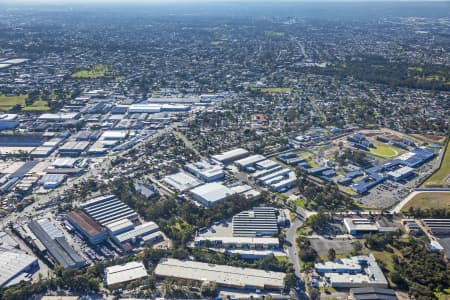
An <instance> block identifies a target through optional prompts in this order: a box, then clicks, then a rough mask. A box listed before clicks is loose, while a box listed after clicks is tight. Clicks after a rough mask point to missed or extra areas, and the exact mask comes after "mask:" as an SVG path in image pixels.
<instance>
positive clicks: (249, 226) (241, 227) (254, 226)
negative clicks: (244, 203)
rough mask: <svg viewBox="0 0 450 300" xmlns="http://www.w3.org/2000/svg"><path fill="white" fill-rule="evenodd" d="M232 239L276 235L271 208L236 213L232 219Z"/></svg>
mask: <svg viewBox="0 0 450 300" xmlns="http://www.w3.org/2000/svg"><path fill="white" fill-rule="evenodd" d="M232 228H233V236H234V237H261V236H275V235H277V234H278V222H277V216H276V214H275V209H274V208H273V207H254V208H253V209H252V210H247V211H243V212H240V213H238V214H237V215H235V216H234V217H233V219H232Z"/></svg>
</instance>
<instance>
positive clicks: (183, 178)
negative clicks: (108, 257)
mask: <svg viewBox="0 0 450 300" xmlns="http://www.w3.org/2000/svg"><path fill="white" fill-rule="evenodd" d="M163 181H164V182H165V183H167V184H169V185H170V186H172V187H173V188H175V189H176V190H178V191H180V192H184V191H186V190H189V189H191V188H193V187H196V186H199V185H200V184H202V181H200V180H199V179H197V178H195V177H194V176H192V175H190V174H188V173H186V172H178V173H175V174H172V175H167V176H166V177H164V178H163Z"/></svg>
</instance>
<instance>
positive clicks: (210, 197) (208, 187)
mask: <svg viewBox="0 0 450 300" xmlns="http://www.w3.org/2000/svg"><path fill="white" fill-rule="evenodd" d="M190 193H191V196H192V198H194V200H195V201H197V202H198V203H200V204H203V205H205V206H211V205H214V204H217V203H219V202H221V201H224V200H225V199H227V198H228V197H229V196H231V195H234V194H235V192H234V191H233V190H232V189H230V188H228V187H226V186H224V185H223V184H220V183H217V182H211V183H205V184H204V185H201V186H199V187H196V188H194V189H192V190H191V191H190Z"/></svg>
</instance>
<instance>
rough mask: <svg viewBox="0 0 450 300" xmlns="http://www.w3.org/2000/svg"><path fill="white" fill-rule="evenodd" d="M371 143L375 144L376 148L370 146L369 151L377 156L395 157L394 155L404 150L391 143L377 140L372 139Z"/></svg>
mask: <svg viewBox="0 0 450 300" xmlns="http://www.w3.org/2000/svg"><path fill="white" fill-rule="evenodd" d="M373 143H374V144H375V146H376V148H371V149H370V153H372V154H374V155H377V156H381V157H395V156H397V155H399V154H401V153H403V152H405V151H403V150H402V149H400V148H397V147H395V146H392V145H389V144H385V143H381V142H378V141H373Z"/></svg>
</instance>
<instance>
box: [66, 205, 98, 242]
mask: <svg viewBox="0 0 450 300" xmlns="http://www.w3.org/2000/svg"><path fill="white" fill-rule="evenodd" d="M66 218H67V220H68V221H69V223H70V224H71V225H72V226H73V227H75V228H76V229H77V230H78V231H79V232H80V233H81V234H82V235H83V236H84V237H85V238H86V239H87V240H88V241H89V243H91V244H93V245H97V244H100V243H102V242H103V241H105V240H106V230H105V229H104V228H102V227H101V226H100V225H98V224H97V223H96V222H95V221H94V220H93V219H92V218H91V217H89V216H88V215H87V214H85V213H84V212H83V211H80V210H75V211H71V212H70V213H68V214H67V215H66Z"/></svg>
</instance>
